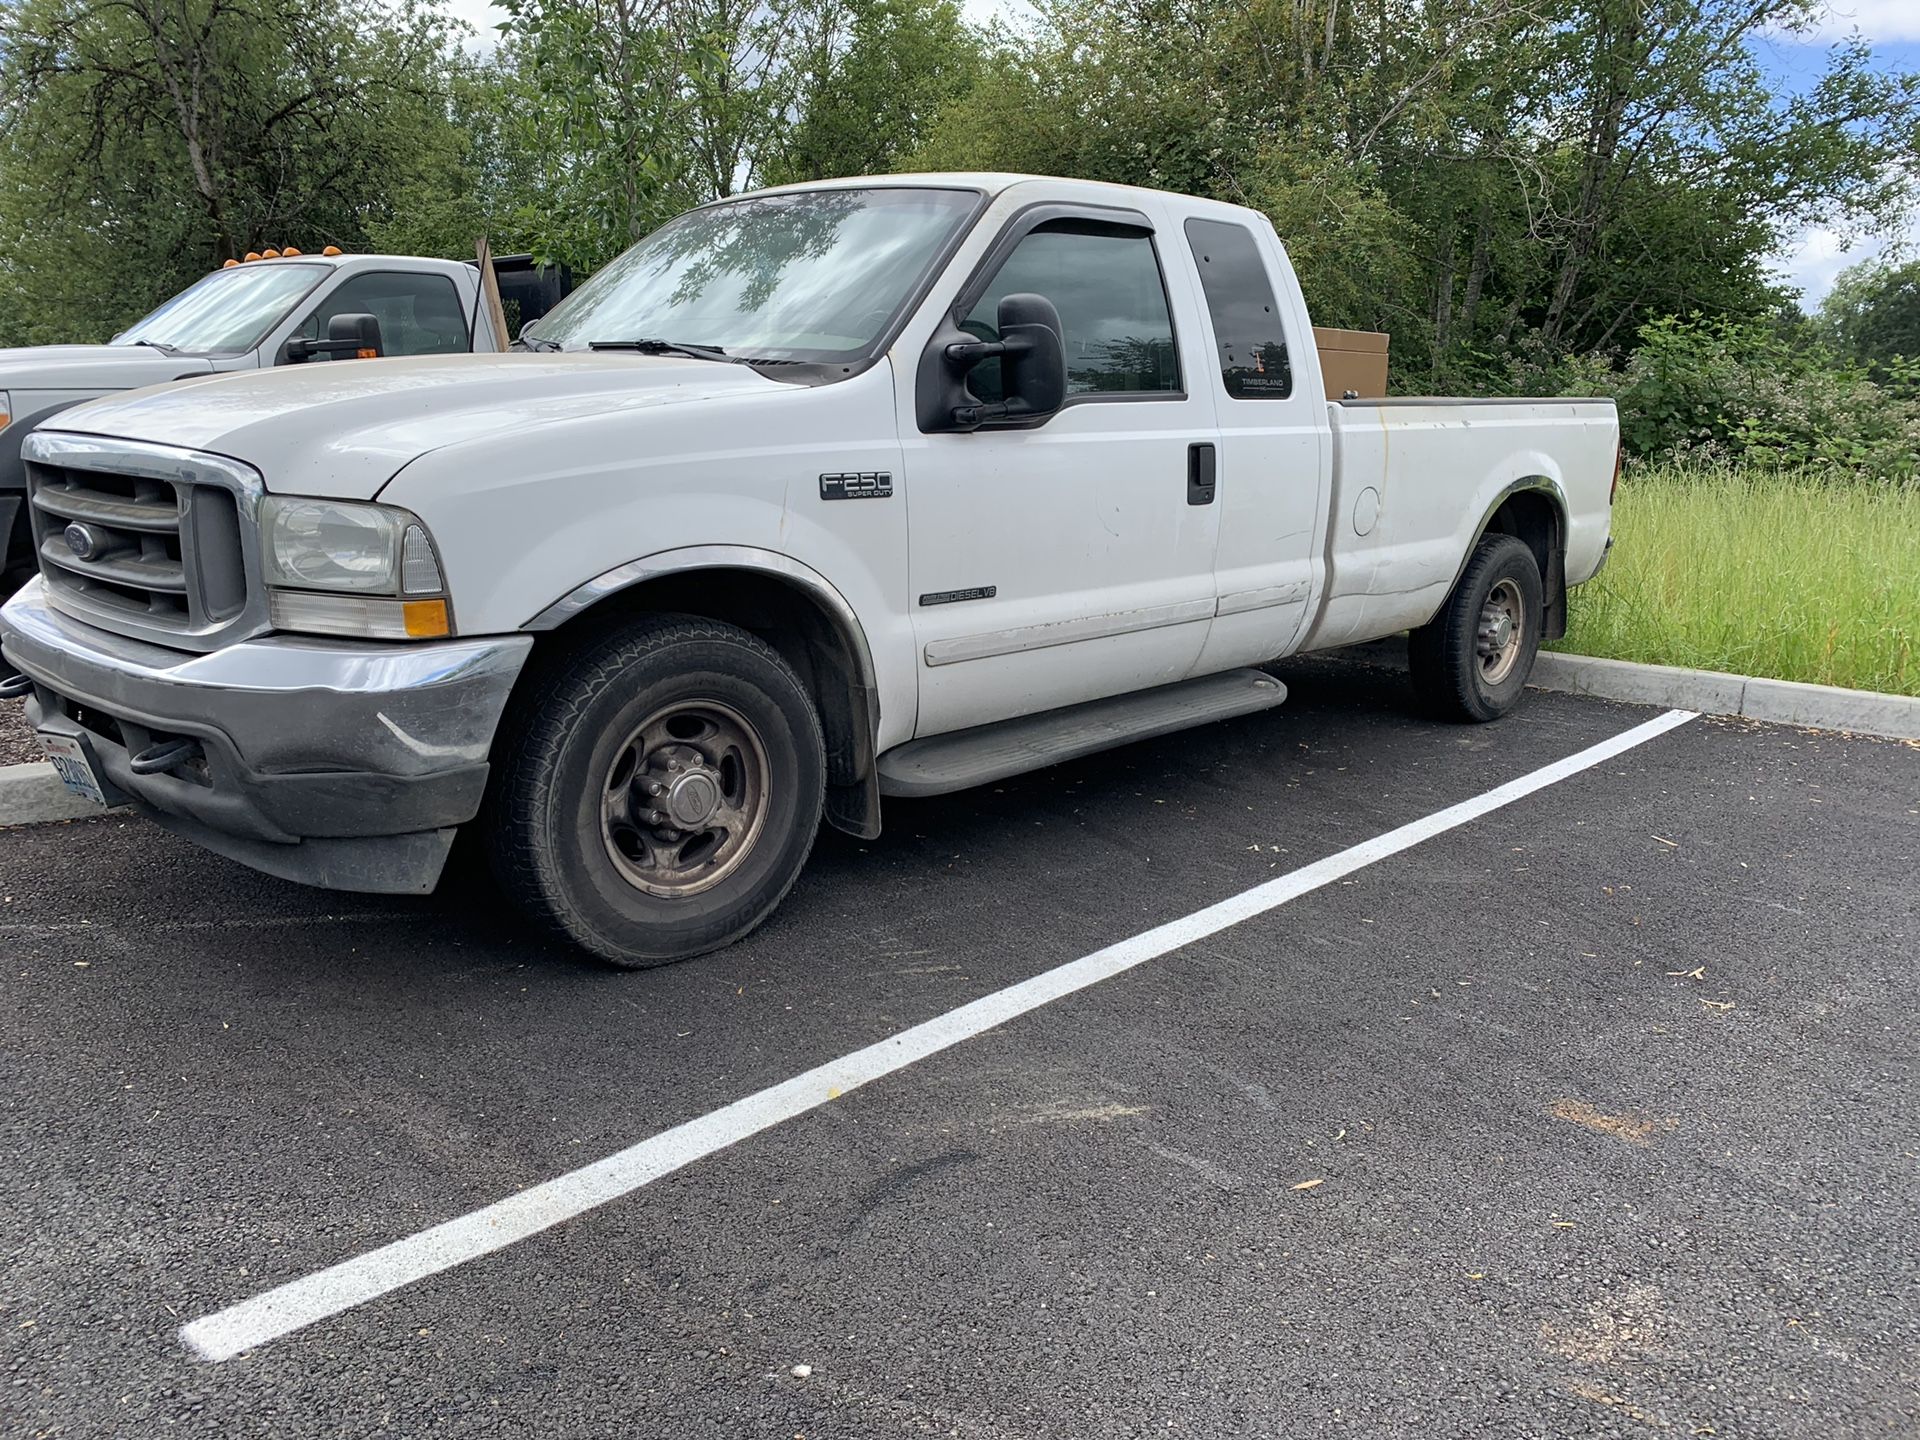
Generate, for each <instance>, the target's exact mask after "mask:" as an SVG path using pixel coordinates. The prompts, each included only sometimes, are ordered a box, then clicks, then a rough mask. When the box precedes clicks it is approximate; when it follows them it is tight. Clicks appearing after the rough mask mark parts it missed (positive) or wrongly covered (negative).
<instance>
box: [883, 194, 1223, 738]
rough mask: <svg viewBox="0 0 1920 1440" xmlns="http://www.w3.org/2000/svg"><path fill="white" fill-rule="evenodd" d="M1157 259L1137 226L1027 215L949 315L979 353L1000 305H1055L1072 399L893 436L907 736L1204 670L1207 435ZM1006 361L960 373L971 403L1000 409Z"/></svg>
mask: <svg viewBox="0 0 1920 1440" xmlns="http://www.w3.org/2000/svg"><path fill="white" fill-rule="evenodd" d="M1174 241H1175V243H1177V242H1178V236H1177V235H1176V236H1175V237H1174ZM1164 243H1165V237H1163V236H1162V235H1160V234H1159V233H1158V232H1157V230H1156V227H1155V224H1154V222H1153V220H1152V219H1151V218H1149V216H1148V215H1147V214H1145V213H1143V212H1139V211H1134V210H1115V209H1108V208H1106V207H1092V206H1083V205H1057V204H1045V205H1037V206H1032V207H1029V208H1028V209H1027V210H1026V211H1023V212H1020V213H1018V214H1016V215H1015V216H1014V217H1013V218H1012V219H1011V220H1009V221H1008V222H1007V227H1006V229H1005V231H1004V232H1003V233H1002V235H1001V236H1000V237H999V239H998V240H997V241H996V242H995V243H994V245H993V246H992V247H991V248H990V249H989V250H988V252H987V254H986V256H985V257H984V258H983V260H982V261H981V263H980V265H979V267H978V268H977V269H976V271H975V272H974V275H973V277H972V278H971V279H969V280H968V281H967V282H966V283H965V285H964V286H963V288H962V290H961V292H960V294H959V295H958V297H957V298H956V300H955V303H954V305H953V307H952V310H951V312H950V313H951V315H952V317H953V319H954V320H955V321H956V322H957V323H958V324H959V325H960V327H961V328H962V329H963V330H966V331H968V332H970V333H972V334H974V335H976V336H978V337H980V338H981V339H985V340H993V339H997V338H998V335H997V332H996V331H995V328H994V321H995V318H996V314H997V310H998V306H999V302H1000V300H1001V298H1002V297H1003V296H1006V295H1010V294H1020V293H1035V294H1040V295H1044V296H1045V297H1046V298H1047V299H1049V300H1051V301H1052V302H1053V304H1054V306H1055V307H1056V308H1057V309H1058V311H1059V313H1060V320H1061V329H1062V332H1063V338H1064V340H1065V347H1066V356H1067V389H1068V398H1067V403H1066V405H1065V406H1064V407H1063V408H1062V409H1061V410H1060V411H1058V412H1057V413H1055V414H1054V415H1052V416H1050V417H1048V418H1046V419H1045V420H1044V421H1043V422H1040V423H1033V422H1026V423H1014V424H1010V425H1009V424H1003V425H1000V426H998V427H995V426H987V427H983V428H981V429H979V430H976V431H973V432H972V433H962V434H947V433H936V434H920V433H915V432H914V431H912V430H909V431H908V433H906V434H905V435H904V436H903V440H904V443H905V464H904V469H905V472H906V474H905V478H906V491H907V504H908V531H909V536H910V539H909V559H910V574H911V577H912V578H911V584H912V594H911V597H910V603H911V605H912V614H913V629H914V638H915V643H916V649H917V657H916V658H917V660H918V671H919V677H920V686H919V692H920V709H919V720H918V724H917V725H916V727H915V733H916V734H917V735H923V736H924V735H934V734H940V733H942V732H945V731H950V730H956V729H960V728H964V727H966V726H971V725H979V724H984V723H987V722H989V721H993V720H999V719H1005V718H1007V717H1010V716H1014V715H1022V714H1028V713H1032V712H1035V711H1040V710H1049V709H1053V708H1055V707H1057V706H1061V705H1068V704H1073V703H1075V702H1078V701H1082V700H1091V699H1097V698H1102V697H1105V696H1108V695H1115V694H1120V693H1122V692H1125V691H1131V690H1139V689H1144V688H1147V687H1149V686H1154V685H1163V684H1168V683H1170V682H1172V681H1176V680H1180V679H1183V678H1185V677H1186V676H1187V675H1188V674H1190V673H1191V672H1192V671H1193V669H1194V666H1195V664H1196V662H1197V661H1198V660H1199V658H1200V654H1201V650H1202V648H1203V646H1204V645H1205V643H1206V638H1207V633H1208V628H1209V626H1210V625H1211V623H1212V618H1213V610H1214V582H1213V558H1214V551H1215V547H1216V542H1217V540H1218V538H1219V513H1220V511H1219V506H1218V505H1217V504H1215V503H1214V494H1215V492H1214V490H1213V489H1212V488H1211V487H1210V486H1209V485H1203V484H1201V483H1200V482H1201V481H1202V480H1210V479H1211V476H1212V474H1213V469H1212V467H1213V465H1214V462H1215V459H1216V456H1215V454H1214V447H1215V446H1216V444H1217V439H1218V436H1217V432H1216V430H1215V421H1214V407H1213V400H1212V397H1211V395H1210V393H1209V391H1208V390H1207V388H1206V387H1205V386H1201V385H1196V384H1193V383H1190V376H1189V374H1188V371H1189V368H1190V363H1191V360H1192V358H1193V357H1191V356H1189V357H1183V356H1182V354H1181V344H1182V337H1181V336H1180V334H1179V333H1178V331H1177V328H1176V325H1175V322H1174V317H1175V315H1176V313H1178V312H1177V311H1176V307H1175V306H1174V304H1173V303H1172V302H1171V301H1170V299H1169V294H1168V286H1167V279H1166V271H1167V261H1168V259H1169V257H1167V256H1166V255H1165V254H1164V252H1163V249H1162V246H1163V244H1164ZM1196 343H1197V342H1196ZM999 363H1000V362H999V361H998V360H988V361H986V362H985V363H983V364H982V365H980V366H979V367H977V368H976V369H975V370H974V371H973V372H972V373H971V375H970V377H969V388H970V389H971V390H972V392H973V394H974V395H975V396H976V397H977V398H978V399H980V400H981V401H983V402H988V403H990V402H992V401H994V400H996V399H998V398H1000V392H999V375H998V366H999ZM908 413H909V415H911V413H912V412H911V411H909V412H908Z"/></svg>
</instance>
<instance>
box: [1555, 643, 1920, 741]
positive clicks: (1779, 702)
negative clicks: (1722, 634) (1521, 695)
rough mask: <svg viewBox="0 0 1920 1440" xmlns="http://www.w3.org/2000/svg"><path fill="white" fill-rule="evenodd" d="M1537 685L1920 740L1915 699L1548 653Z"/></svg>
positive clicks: (1919, 713) (1919, 716)
mask: <svg viewBox="0 0 1920 1440" xmlns="http://www.w3.org/2000/svg"><path fill="white" fill-rule="evenodd" d="M1530 683H1532V684H1534V685H1537V686H1539V687H1540V688H1541V689H1543V690H1570V691H1572V692H1573V693H1574V694H1576V695H1593V696H1596V697H1598V698H1600V699H1603V700H1638V701H1640V702H1642V703H1643V704H1647V705H1675V706H1679V707H1681V708H1682V709H1686V710H1698V711H1701V712H1702V713H1703V714H1707V715H1739V716H1743V717H1744V718H1746V719H1748V720H1766V721H1768V722H1770V723H1772V724H1775V725H1799V726H1803V727H1805V728H1807V729H1810V730H1845V731H1848V732H1850V733H1852V734H1855V735H1882V736H1885V737H1887V738H1889V739H1892V740H1920V699H1917V698H1915V697H1913V696H1909V695H1882V694H1880V693H1879V692H1878V691H1874V690H1842V689H1841V688H1839V687H1838V686H1837V685H1804V684H1801V683H1799V682H1797V681H1793V680H1762V679H1759V678H1758V677H1755V676H1748V675H1722V674H1720V673H1719V672H1718V671H1714V670H1681V669H1678V668H1676V667H1674V666H1671V665H1635V664H1633V663H1631V662H1630V661H1626V660H1599V659H1595V658H1594V657H1592V656H1589V655H1560V654H1554V653H1545V654H1542V655H1541V656H1540V658H1539V660H1538V661H1536V662H1535V664H1534V668H1533V679H1532V681H1531V682H1530Z"/></svg>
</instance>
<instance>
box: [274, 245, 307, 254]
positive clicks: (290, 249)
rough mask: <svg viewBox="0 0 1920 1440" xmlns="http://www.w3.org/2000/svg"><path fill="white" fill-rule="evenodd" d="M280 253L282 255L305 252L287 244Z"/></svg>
mask: <svg viewBox="0 0 1920 1440" xmlns="http://www.w3.org/2000/svg"><path fill="white" fill-rule="evenodd" d="M280 253H281V254H282V255H304V254H305V253H306V252H305V251H304V250H300V249H297V248H295V247H294V246H292V245H289V246H287V248H286V249H284V250H282V251H281V252H280Z"/></svg>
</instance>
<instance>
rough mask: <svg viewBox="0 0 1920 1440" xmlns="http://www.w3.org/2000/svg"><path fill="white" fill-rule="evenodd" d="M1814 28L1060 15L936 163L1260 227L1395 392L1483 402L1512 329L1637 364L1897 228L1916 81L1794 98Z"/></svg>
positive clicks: (1004, 50)
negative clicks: (1868, 237) (1699, 317)
mask: <svg viewBox="0 0 1920 1440" xmlns="http://www.w3.org/2000/svg"><path fill="white" fill-rule="evenodd" d="M1816 8H1817V6H1816V4H1815V3H1814V0H1375V3H1372V4H1367V5H1354V4H1351V3H1346V0H1117V3H1115V0H1059V3H1057V4H1055V5H1053V6H1052V7H1050V8H1048V9H1047V10H1045V11H1044V12H1043V13H1042V16H1041V18H1040V20H1039V22H1038V24H1037V25H1036V26H1034V27H1033V28H1032V29H1031V30H1030V31H1008V30H1003V31H1001V32H1000V33H999V34H998V35H997V36H996V37H995V41H994V44H993V53H992V56H991V58H990V61H989V63H988V65H987V68H986V72H985V78H983V80H982V81H981V83H980V84H979V85H978V86H976V87H975V89H974V90H973V91H972V93H971V94H970V95H969V96H968V97H967V98H966V99H964V100H962V101H961V102H960V103H958V104H956V105H955V106H953V107H951V108H950V109H949V110H948V111H947V113H946V114H945V115H944V116H943V117H942V119H941V120H940V121H939V123H938V124H937V125H936V126H935V129H934V132H933V134H932V136H931V137H930V139H929V140H928V142H927V144H926V145H925V147H923V151H922V154H921V156H920V157H919V158H920V159H921V160H922V161H924V162H925V163H929V164H934V165H965V166H987V165H993V166H994V167H995V168H1000V167H1001V166H1002V165H1004V164H1005V163H1006V157H1008V156H1009V154H1010V157H1011V161H1012V164H1013V168H1021V169H1034V170H1039V171H1043V172H1053V173H1063V174H1078V175H1089V176H1093V177H1096V178H1102V179H1110V180H1118V181H1125V182H1130V183H1135V184H1144V185H1156V186H1165V187H1169V188H1173V189H1179V190H1195V191H1199V192H1201V193H1205V194H1213V195H1218V196H1220V197H1222V198H1225V199H1231V200H1238V201H1243V202H1246V203H1251V204H1254V205H1256V206H1259V207H1260V208H1262V209H1265V210H1267V211H1268V213H1270V214H1272V215H1273V216H1274V218H1275V221H1276V223H1277V224H1278V226H1279V228H1280V231H1281V233H1282V235H1283V237H1284V238H1285V239H1286V240H1287V241H1288V244H1289V247H1290V249H1291V250H1292V252H1293V253H1294V255H1295V259H1296V263H1297V265H1298V267H1299V270H1300V272H1301V276H1302V280H1303V283H1304V284H1305V286H1306V288H1307V291H1308V299H1309V301H1310V302H1312V304H1313V305H1314V307H1315V310H1316V312H1317V313H1319V314H1321V315H1322V316H1324V317H1325V318H1326V319H1327V320H1328V322H1329V323H1332V324H1347V325H1364V326H1369V327H1380V328H1385V329H1389V330H1391V331H1392V332H1393V336H1394V346H1395V354H1396V365H1397V368H1398V370H1399V371H1400V374H1401V377H1402V379H1403V380H1404V381H1406V382H1408V383H1424V382H1434V381H1440V382H1447V383H1455V384H1459V383H1468V382H1469V381H1470V380H1471V379H1472V378H1474V377H1475V376H1477V375H1481V374H1485V373H1491V371H1492V370H1497V369H1498V361H1499V358H1500V357H1502V356H1504V355H1505V354H1507V353H1508V352H1510V351H1511V350H1512V349H1513V347H1514V346H1515V345H1516V344H1517V343H1518V342H1519V341H1520V340H1521V338H1522V337H1523V336H1532V337H1534V338H1535V339H1537V340H1538V341H1539V342H1540V343H1542V344H1544V345H1545V346H1547V347H1549V348H1550V349H1552V350H1554V351H1555V352H1578V351H1590V350H1615V351H1624V350H1626V349H1630V348H1631V347H1632V345H1633V344H1634V343H1635V337H1636V335H1637V334H1638V332H1639V330H1640V328H1641V327H1642V326H1643V325H1645V324H1647V323H1648V322H1650V321H1652V320H1654V319H1657V318H1658V317H1660V316H1662V315H1668V314H1684V313H1688V312H1691V311H1695V310H1699V311H1704V312H1707V313H1712V314H1732V315H1754V314H1759V313H1762V312H1764V311H1766V310H1767V309H1769V308H1770V307H1771V306H1772V305H1773V304H1774V301H1775V298H1776V297H1775V294H1774V290H1773V287H1772V285H1771V284H1770V282H1769V280H1768V278H1767V273H1766V260H1767V257H1768V255H1769V254H1770V253H1771V252H1772V251H1773V250H1774V249H1775V248H1776V246H1777V244H1778V242H1779V241H1780V239H1781V238H1782V237H1783V236H1784V235H1786V234H1788V233H1791V232H1792V231H1793V230H1794V229H1796V228H1797V227H1799V226H1801V225H1804V224H1807V223H1810V222H1813V221H1818V220H1833V219H1847V220H1850V221H1856V222H1860V223H1864V224H1874V223H1880V222H1885V221H1887V220H1889V219H1890V218H1891V217H1892V216H1893V215H1894V214H1895V213H1896V212H1897V211H1898V209H1899V208H1900V205H1901V203H1902V201H1903V198H1904V193H1905V189H1904V187H1905V183H1906V182H1905V181H1904V179H1903V178H1902V167H1901V163H1900V162H1901V161H1902V159H1903V158H1904V157H1908V156H1911V155H1912V154H1913V153H1914V150H1915V138H1916V135H1920V82H1917V81H1916V79H1915V78H1914V77H1912V76H1900V75H1889V74H1886V73H1884V72H1883V71H1881V70H1879V69H1877V68H1875V66H1874V65H1873V64H1872V63H1871V56H1870V55H1869V53H1868V51H1867V50H1866V49H1865V48H1864V47H1862V46H1860V45H1858V44H1846V45H1841V46H1838V47H1836V48H1835V49H1834V50H1833V51H1832V53H1831V54H1830V56H1829V60H1828V66H1827V69H1826V71H1825V73H1824V74H1823V76H1822V77H1821V78H1820V80H1819V81H1818V82H1817V83H1816V84H1815V85H1814V86H1813V87H1812V88H1811V89H1810V90H1809V91H1808V92H1807V93H1805V94H1804V95H1800V96H1797V97H1790V98H1785V99H1782V98H1778V97H1775V96H1773V95H1772V94H1770V93H1769V91H1768V88H1767V85H1766V83H1765V80H1764V77H1763V75H1762V73H1761V71H1760V69H1759V66H1758V64H1757V63H1756V61H1755V59H1754V57H1753V53H1752V51H1751V48H1750V45H1751V43H1752V42H1753V41H1754V40H1755V39H1756V37H1758V36H1759V35H1761V34H1762V32H1764V31H1766V30H1768V29H1780V28H1785V29H1792V28H1793V27H1795V26H1804V25H1805V24H1806V23H1808V21H1809V18H1810V16H1811V15H1812V13H1813V12H1814V11H1815V9H1816ZM1489 359H1491V360H1492V361H1493V362H1494V364H1493V365H1492V366H1491V367H1490V366H1489V365H1488V364H1487V363H1485V362H1486V361H1487V360H1489Z"/></svg>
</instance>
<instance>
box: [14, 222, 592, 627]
mask: <svg viewBox="0 0 1920 1440" xmlns="http://www.w3.org/2000/svg"><path fill="white" fill-rule="evenodd" d="M531 261H532V257H531V256H511V257H507V259H506V260H505V261H499V262H496V268H497V269H499V268H504V269H505V270H506V272H507V275H506V281H507V283H508V284H509V286H511V285H514V284H519V285H520V286H521V288H522V289H529V288H530V287H534V286H538V285H542V284H546V285H547V286H548V288H550V289H551V288H555V287H557V285H558V283H559V281H558V277H557V276H556V275H554V274H552V273H544V274H543V273H542V272H540V271H538V270H536V269H535V267H533V266H532V264H531ZM479 274H480V272H479V269H478V267H477V266H475V265H474V264H472V263H470V262H469V263H462V262H460V261H457V260H434V259H428V258H424V257H421V256H417V255H347V254H343V253H341V252H340V251H339V250H338V249H336V248H335V247H333V246H327V247H326V248H325V249H324V250H323V251H321V252H320V253H318V254H314V255H304V254H302V253H301V252H300V251H299V250H297V249H296V250H290V251H287V252H285V253H284V254H283V253H282V252H280V251H269V252H268V254H267V255H266V256H265V257H260V258H253V259H249V260H246V261H235V260H229V261H228V262H227V264H226V265H225V266H224V267H223V268H221V269H219V270H215V271H214V272H213V273H212V274H210V275H207V276H204V277H202V278H201V279H199V280H197V281H195V282H194V283H193V284H192V285H189V286H188V287H187V288H186V289H185V290H182V291H181V292H180V293H179V294H178V295H176V296H174V297H173V298H172V299H171V300H169V301H167V302H166V303H165V304H164V305H162V306H160V308H159V309H157V310H155V311H154V312H153V313H152V314H150V315H148V316H146V317H144V318H143V319H140V320H137V321H135V322H134V323H133V324H132V325H130V326H128V327H127V328H126V329H125V330H123V331H122V332H121V333H120V334H118V335H116V336H114V337H113V339H112V340H111V341H109V342H108V343H107V344H105V345H39V346H33V347H29V348H25V349H18V350H0V546H3V547H4V550H3V551H0V596H3V595H5V594H6V593H7V592H8V591H9V590H11V589H12V588H13V587H12V584H9V583H7V582H9V581H12V582H15V583H17V582H18V581H19V580H22V579H25V578H26V576H27V575H29V574H31V573H32V569H33V563H34V558H35V557H34V554H33V548H32V533H31V528H30V527H29V525H28V524H27V519H26V508H25V507H26V477H25V475H24V474H23V472H22V469H21V464H20V444H21V442H22V441H23V440H24V439H25V438H26V436H27V434H28V432H29V431H31V430H32V429H33V427H34V425H35V424H36V423H38V422H40V421H43V420H46V419H49V418H50V417H52V416H54V415H56V414H58V413H59V412H60V411H62V410H66V409H69V408H70V407H72V406H74V405H78V404H79V403H80V402H81V401H83V400H91V399H94V398H96V397H98V396H101V395H107V394H112V393H114V392H117V391H121V390H135V389H139V388H141V387H142V386H147V385H156V384H162V383H165V382H166V381H169V380H184V379H193V378H196V377H200V376H206V375H220V374H225V373H226V372H228V371H232V370H262V369H266V368H268V367H270V366H274V365H299V364H303V363H306V362H308V361H314V360H325V359H330V358H338V357H341V356H352V357H356V358H357V356H358V354H359V351H360V349H361V348H363V347H361V346H360V345H357V344H356V345H355V346H354V347H353V348H351V349H348V348H346V347H345V345H344V344H342V343H341V342H340V341H338V340H335V341H333V342H331V343H332V344H333V346H334V348H333V349H332V350H329V348H328V345H329V343H330V342H329V335H330V334H331V333H332V332H333V331H334V330H335V329H336V328H341V333H342V334H344V333H345V328H351V327H345V328H342V327H340V326H339V325H338V324H337V322H345V321H349V320H353V319H356V318H357V317H360V316H371V317H373V321H374V325H375V327H376V328H377V331H378V339H377V341H376V343H374V344H372V345H370V346H367V347H364V348H370V349H377V350H379V351H380V352H381V353H383V354H387V355H455V354H464V353H465V352H467V351H469V350H478V351H480V352H482V353H486V352H491V351H497V349H498V347H497V346H496V345H495V344H494V338H493V328H492V327H491V326H490V325H485V324H480V325H476V324H475V323H474V319H475V315H476V313H477V305H478V301H479V295H480V284H479ZM555 298H557V297H555ZM527 308H528V309H529V311H531V310H532V309H535V308H537V307H533V306H529V307H527ZM352 338H353V339H355V340H359V339H361V338H363V336H362V334H361V333H360V332H358V331H356V332H355V333H354V335H353V336H352Z"/></svg>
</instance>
